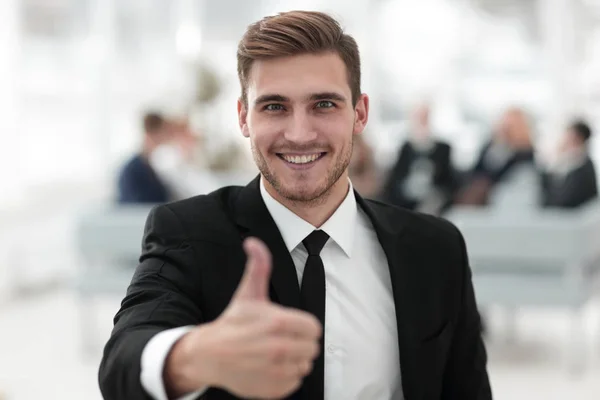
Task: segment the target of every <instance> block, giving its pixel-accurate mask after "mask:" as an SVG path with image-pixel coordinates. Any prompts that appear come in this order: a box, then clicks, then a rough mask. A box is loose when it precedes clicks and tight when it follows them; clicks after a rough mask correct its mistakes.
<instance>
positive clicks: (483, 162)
mask: <svg viewBox="0 0 600 400" xmlns="http://www.w3.org/2000/svg"><path fill="white" fill-rule="evenodd" d="M523 166H530V167H532V168H533V167H534V153H533V143H532V137H531V130H530V127H529V122H528V120H527V116H526V114H525V112H524V111H523V110H521V109H519V108H510V109H508V110H507V111H505V112H504V114H503V115H502V117H501V119H500V121H499V124H498V126H497V127H496V129H495V132H494V135H493V136H492V138H491V140H490V141H489V142H488V143H486V144H485V145H484V146H483V148H482V149H481V152H480V155H479V157H478V159H477V163H476V164H475V167H474V168H473V169H472V170H471V171H470V172H469V173H468V175H467V176H468V177H467V179H466V182H465V183H464V184H463V185H462V188H461V190H460V191H459V193H458V194H457V196H456V198H455V202H456V203H457V204H467V205H487V204H488V203H489V201H490V195H491V194H492V191H493V190H494V188H495V187H496V185H498V184H499V183H501V182H504V181H505V180H507V179H509V177H510V176H511V174H512V173H513V172H514V171H515V170H517V169H518V168H520V167H523Z"/></svg>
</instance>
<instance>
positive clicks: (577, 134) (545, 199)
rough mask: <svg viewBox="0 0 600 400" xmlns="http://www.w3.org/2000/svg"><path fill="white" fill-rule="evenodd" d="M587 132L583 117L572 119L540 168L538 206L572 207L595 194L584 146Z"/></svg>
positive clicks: (591, 164)
mask: <svg viewBox="0 0 600 400" xmlns="http://www.w3.org/2000/svg"><path fill="white" fill-rule="evenodd" d="M591 136H592V130H591V129H590V127H589V126H588V125H587V124H586V123H585V122H583V121H575V122H574V123H572V124H571V125H570V126H569V128H568V129H567V130H566V132H565V133H564V136H563V137H562V140H561V142H560V144H559V146H558V149H557V150H558V151H557V154H556V155H555V159H554V160H552V161H551V163H550V165H548V166H547V167H546V168H545V169H544V171H543V172H542V176H541V181H542V182H541V183H542V196H541V198H542V206H544V207H559V208H575V207H579V206H581V205H583V204H585V203H587V202H588V201H590V200H593V199H595V198H596V197H598V183H597V181H596V170H595V168H594V163H593V161H592V160H591V158H590V155H589V149H588V143H589V140H590V137H591Z"/></svg>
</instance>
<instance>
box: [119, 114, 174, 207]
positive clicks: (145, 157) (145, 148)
mask: <svg viewBox="0 0 600 400" xmlns="http://www.w3.org/2000/svg"><path fill="white" fill-rule="evenodd" d="M143 129H144V138H143V143H142V150H141V152H140V153H139V154H136V155H135V156H133V157H132V158H131V159H130V160H129V161H128V162H127V163H126V164H125V165H124V166H123V168H122V169H121V171H120V173H119V177H118V199H117V201H118V203H120V204H131V203H151V204H160V203H165V202H167V201H169V200H171V193H170V190H169V188H168V187H167V185H166V184H165V182H164V181H163V180H162V179H161V178H160V177H159V175H158V174H157V172H156V170H155V167H154V166H153V164H154V162H153V161H151V158H156V156H157V150H158V149H162V148H163V146H165V145H167V144H168V143H171V142H172V140H173V135H172V130H171V128H170V126H169V124H168V122H167V120H166V119H165V117H164V116H163V115H161V114H159V113H157V112H148V113H147V114H145V115H144V117H143Z"/></svg>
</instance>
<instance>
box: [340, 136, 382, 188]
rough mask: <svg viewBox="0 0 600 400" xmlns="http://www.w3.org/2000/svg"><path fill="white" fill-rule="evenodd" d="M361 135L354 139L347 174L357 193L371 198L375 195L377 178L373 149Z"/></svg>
mask: <svg viewBox="0 0 600 400" xmlns="http://www.w3.org/2000/svg"><path fill="white" fill-rule="evenodd" d="M363 135H364V133H363V134H362V135H360V136H355V138H354V144H353V149H352V158H351V159H350V165H349V169H348V174H349V177H350V180H351V181H352V185H353V186H354V188H355V189H356V191H357V192H358V193H360V194H361V195H362V196H363V197H367V198H373V197H375V196H376V195H377V190H378V187H379V179H378V178H379V177H378V173H377V166H376V165H375V159H374V156H373V149H372V148H371V146H369V144H368V143H367V142H366V141H365V139H364V136H363Z"/></svg>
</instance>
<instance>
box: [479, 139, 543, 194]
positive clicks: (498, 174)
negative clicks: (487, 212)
mask: <svg viewBox="0 0 600 400" xmlns="http://www.w3.org/2000/svg"><path fill="white" fill-rule="evenodd" d="M491 147H492V142H491V141H489V142H488V143H486V144H485V145H484V146H483V148H482V149H481V152H480V153H479V157H478V158H477V163H476V164H475V167H473V170H472V172H471V178H473V177H475V178H477V177H486V178H488V179H490V181H491V182H492V184H496V183H498V182H500V181H502V180H503V179H504V178H505V177H506V176H509V175H510V172H511V171H513V169H515V168H516V167H519V166H521V165H527V164H531V165H533V163H534V154H533V150H519V151H515V153H514V154H513V155H511V156H510V157H509V158H508V159H507V160H506V161H505V162H504V164H502V165H499V166H497V167H496V168H490V167H488V166H487V165H486V157H487V156H488V152H489V151H490V150H491Z"/></svg>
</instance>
